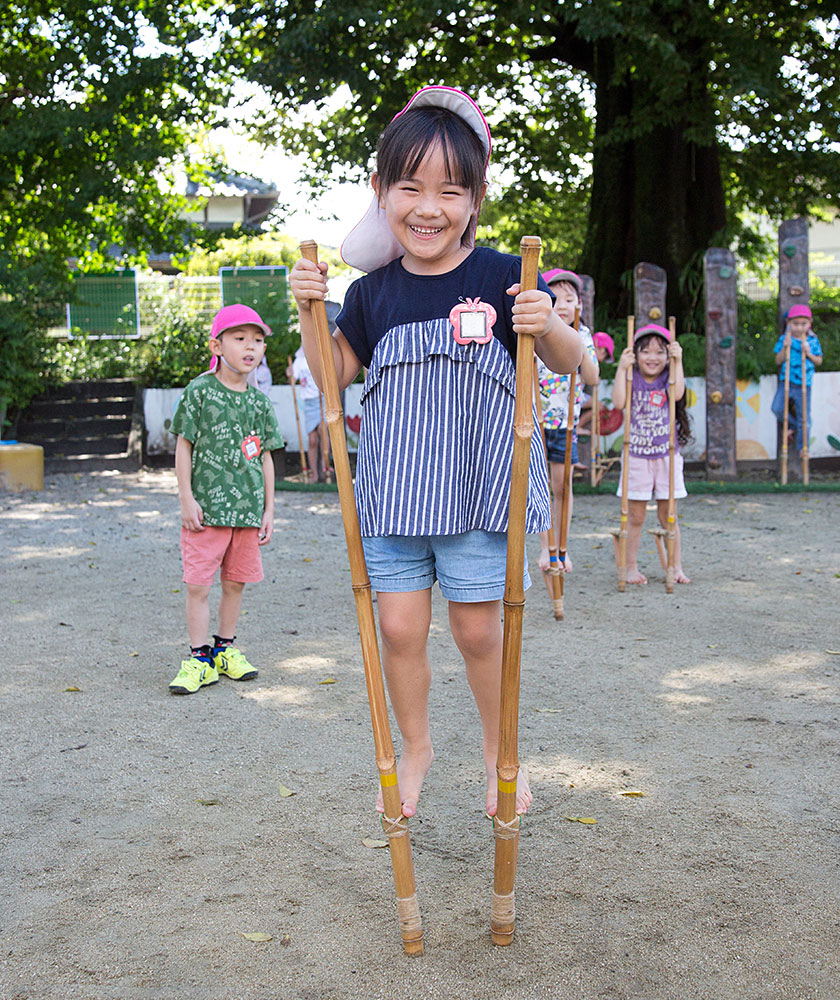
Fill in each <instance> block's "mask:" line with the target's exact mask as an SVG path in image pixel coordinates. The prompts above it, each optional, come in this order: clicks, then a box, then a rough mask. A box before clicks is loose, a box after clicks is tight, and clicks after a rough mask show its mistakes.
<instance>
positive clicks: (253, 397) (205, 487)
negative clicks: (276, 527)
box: [169, 375, 286, 528]
mask: <svg viewBox="0 0 840 1000" xmlns="http://www.w3.org/2000/svg"><path fill="white" fill-rule="evenodd" d="M169 429H170V431H171V432H172V433H173V434H180V435H181V436H182V437H184V438H186V439H187V441H191V442H192V446H193V451H192V491H193V496H194V497H195V498H196V500H197V501H198V503H199V504H200V505H201V509H202V510H203V511H204V523H205V524H208V525H215V526H217V527H230V528H259V526H260V524H261V522H262V516H263V510H264V508H265V486H264V482H263V469H262V455H263V452H266V451H272V450H273V449H275V448H282V447H283V445H284V444H285V443H286V442H285V441H284V440H283V437H282V435H281V434H280V429H279V427H278V426H277V418H276V417H275V416H274V408H273V407H272V405H271V402H270V400H269V398H268V396H266V395H265V393H263V392H260V391H259V389H255V388H254V387H253V386H251V385H249V386H248V388H247V389H246V390H245V392H236V391H235V390H234V389H228V388H227V386H225V385H223V384H222V383H221V382H220V381H219V380H218V379H217V378H216V376H215V375H199V376H198V378H196V379H193V381H192V382H190V384H189V385H188V386H187V387H186V389H184V392H183V395H182V396H181V399H180V400H179V402H178V408H177V409H176V410H175V416H174V417H173V418H172V424H171V426H170V428H169ZM256 439H258V444H257V441H256ZM243 446H244V447H243ZM246 452H247V453H248V454H250V455H251V456H252V457H248V455H246Z"/></svg>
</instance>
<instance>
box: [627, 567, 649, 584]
mask: <svg viewBox="0 0 840 1000" xmlns="http://www.w3.org/2000/svg"><path fill="white" fill-rule="evenodd" d="M627 582H628V583H638V584H642V585H644V584H646V583H647V577H646V576H644V575H643V574H642V573H640V572H639V571H638V570H637V569H628V570H627Z"/></svg>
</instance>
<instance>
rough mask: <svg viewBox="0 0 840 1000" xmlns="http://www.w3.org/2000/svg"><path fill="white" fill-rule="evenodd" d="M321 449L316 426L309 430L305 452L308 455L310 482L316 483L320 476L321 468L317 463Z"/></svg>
mask: <svg viewBox="0 0 840 1000" xmlns="http://www.w3.org/2000/svg"><path fill="white" fill-rule="evenodd" d="M320 450H321V438H320V437H319V435H318V428H317V427H316V428H315V430H314V431H310V432H309V441H308V446H307V449H306V451H307V454H308V456H309V479H310V482H313V483H317V482H318V481H319V480H320V478H321V473H322V470H321V468H320V466H319V464H318V461H319V458H320V455H319V452H320Z"/></svg>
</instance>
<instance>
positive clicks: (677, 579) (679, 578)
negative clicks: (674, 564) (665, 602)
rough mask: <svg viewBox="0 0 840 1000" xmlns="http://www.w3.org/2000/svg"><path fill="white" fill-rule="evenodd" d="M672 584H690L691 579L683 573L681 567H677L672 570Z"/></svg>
mask: <svg viewBox="0 0 840 1000" xmlns="http://www.w3.org/2000/svg"><path fill="white" fill-rule="evenodd" d="M674 583H691V577H690V576H686V575H685V573H683V571H682V567H678V568H676V569H675V570H674Z"/></svg>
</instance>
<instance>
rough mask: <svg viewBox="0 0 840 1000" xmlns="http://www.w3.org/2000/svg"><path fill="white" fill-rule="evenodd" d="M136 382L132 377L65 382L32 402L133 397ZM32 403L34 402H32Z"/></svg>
mask: <svg viewBox="0 0 840 1000" xmlns="http://www.w3.org/2000/svg"><path fill="white" fill-rule="evenodd" d="M133 398H134V382H133V381H132V380H131V379H130V378H105V379H91V380H90V381H78V382H65V383H63V384H62V385H57V386H53V387H51V388H50V389H49V390H48V391H47V392H45V393H43V394H42V395H40V396H36V397H35V399H34V400H33V401H32V403H33V404H34V403H38V402H44V401H48V402H52V401H55V400H59V399H133ZM30 405H32V404H30Z"/></svg>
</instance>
